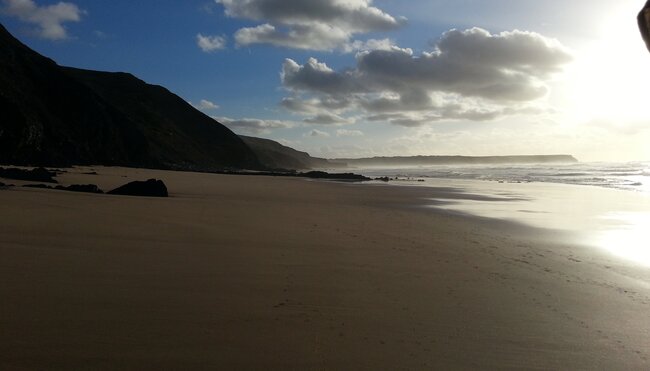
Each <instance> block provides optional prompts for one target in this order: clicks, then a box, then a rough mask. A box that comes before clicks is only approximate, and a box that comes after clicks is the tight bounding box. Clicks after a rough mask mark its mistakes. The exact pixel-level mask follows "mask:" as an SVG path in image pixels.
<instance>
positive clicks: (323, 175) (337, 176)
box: [300, 171, 372, 182]
mask: <svg viewBox="0 0 650 371" xmlns="http://www.w3.org/2000/svg"><path fill="white" fill-rule="evenodd" d="M300 176H302V177H305V178H312V179H330V180H349V181H355V182H361V181H367V180H372V179H370V178H368V177H366V176H363V175H359V174H353V173H327V172H324V171H308V172H306V173H302V174H300Z"/></svg>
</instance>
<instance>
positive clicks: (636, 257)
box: [593, 211, 650, 266]
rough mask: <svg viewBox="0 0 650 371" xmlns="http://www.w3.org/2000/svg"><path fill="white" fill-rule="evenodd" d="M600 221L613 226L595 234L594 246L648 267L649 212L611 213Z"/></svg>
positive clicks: (649, 259)
mask: <svg viewBox="0 0 650 371" xmlns="http://www.w3.org/2000/svg"><path fill="white" fill-rule="evenodd" d="M602 219H603V220H605V221H607V224H612V223H613V224H614V226H613V228H609V229H605V230H602V231H598V232H597V233H595V236H594V241H593V244H594V245H596V246H598V247H601V248H604V249H607V250H608V251H610V252H611V253H613V254H615V255H618V256H620V257H623V258H625V259H629V260H632V261H635V262H637V263H639V264H643V265H648V266H650V211H648V212H612V213H608V214H605V215H604V216H603V217H602Z"/></svg>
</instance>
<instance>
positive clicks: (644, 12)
mask: <svg viewBox="0 0 650 371" xmlns="http://www.w3.org/2000/svg"><path fill="white" fill-rule="evenodd" d="M637 21H638V23H639V31H640V32H641V37H643V41H645V46H646V48H647V49H648V51H650V0H648V1H647V2H646V3H645V6H643V9H641V11H640V12H639V15H638V16H637Z"/></svg>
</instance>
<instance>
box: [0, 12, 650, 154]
mask: <svg viewBox="0 0 650 371" xmlns="http://www.w3.org/2000/svg"><path fill="white" fill-rule="evenodd" d="M643 3H644V2H643V1H641V0H616V1H612V0H572V1H564V0H563V1H560V0H547V1H532V0H411V1H403V0H374V1H372V0H309V1H306V0H216V1H214V0H186V1H170V0H155V1H154V0H139V1H126V0H114V1H101V0H71V1H66V2H59V1H46V0H0V22H1V23H2V24H3V25H4V26H5V27H6V28H7V29H8V30H9V31H10V32H11V33H12V34H14V36H16V37H17V38H19V39H20V40H21V41H22V42H24V43H25V44H27V45H28V46H30V47H31V48H33V49H34V50H36V51H38V52H39V53H41V54H43V55H45V56H47V57H50V58H52V59H54V60H55V61H56V62H57V63H59V64H61V65H66V66H74V67H79V68H87V69H94V70H103V71H125V72H130V73H132V74H134V75H136V76H137V77H139V78H141V79H142V80H144V81H146V82H148V83H151V84H159V85H163V86H165V87H166V88H168V89H169V90H170V91H172V92H174V93H175V94H177V95H179V96H180V97H181V98H183V99H185V100H186V101H188V102H190V103H191V104H192V105H194V106H195V107H196V108H197V109H199V110H201V111H203V112H204V113H205V114H207V115H209V116H211V117H214V118H215V119H216V120H218V121H219V122H221V123H223V124H225V125H226V126H228V127H229V128H231V129H232V130H233V131H235V132H236V133H238V134H245V135H252V136H258V137H264V138H270V139H273V140H277V141H279V142H281V143H283V144H285V145H288V146H291V147H293V148H296V149H299V150H303V151H307V152H309V153H310V154H311V155H313V156H319V157H327V158H337V157H370V156H393V155H475V156H483V155H524V154H573V155H574V156H576V157H577V158H578V159H579V160H581V161H631V160H646V161H649V160H650V105H649V104H647V99H645V97H646V96H647V95H646V94H647V87H648V86H649V84H650V53H648V52H647V50H646V49H645V47H644V44H643V42H642V41H641V39H640V36H639V35H638V31H637V28H636V14H637V12H638V11H639V9H640V8H641V6H642V5H643Z"/></svg>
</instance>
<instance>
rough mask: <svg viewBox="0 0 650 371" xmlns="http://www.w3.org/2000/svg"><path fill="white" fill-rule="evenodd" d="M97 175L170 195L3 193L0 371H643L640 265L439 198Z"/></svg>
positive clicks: (422, 193) (645, 347) (644, 304)
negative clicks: (432, 204)
mask: <svg viewBox="0 0 650 371" xmlns="http://www.w3.org/2000/svg"><path fill="white" fill-rule="evenodd" d="M90 170H91V169H90V168H74V169H71V170H69V172H68V173H65V174H63V175H61V176H59V177H58V178H57V179H58V180H59V182H60V183H62V184H84V183H94V184H97V185H99V186H100V187H101V188H102V189H104V190H110V189H112V188H114V187H117V186H119V185H122V184H124V183H126V182H127V181H129V180H144V179H148V178H158V179H162V180H164V181H165V183H166V184H167V186H168V188H169V191H170V197H169V198H146V197H129V196H113V195H95V194H82V193H73V192H65V191H55V190H43V189H28V188H22V187H13V188H10V189H5V190H0V218H2V222H1V223H0V298H2V300H0V369H3V370H23V369H24V370H33V369H39V370H45V369H61V370H70V369H92V370H97V369H111V370H115V369H133V370H137V369H178V370H181V369H337V370H339V369H368V370H377V369H387V370H396V369H501V370H503V369H571V370H578V369H589V370H594V369H603V370H613V369H630V370H631V369H639V370H641V369H648V368H650V358H649V357H650V321H649V315H648V313H649V310H650V270H649V269H648V268H647V267H642V266H635V265H633V264H631V263H629V262H626V261H624V260H619V259H617V258H616V257H614V256H610V255H607V254H605V253H604V252H600V251H597V250H595V249H592V248H589V247H588V246H580V245H578V244H573V243H571V244H570V243H565V242H562V239H561V238H558V236H557V235H555V236H551V235H549V233H548V231H542V230H535V229H532V228H526V227H523V226H518V225H515V224H509V223H505V222H499V221H495V220H489V219H483V218H478V217H468V216H463V215H456V214H454V213H449V212H444V211H437V210H435V209H432V208H427V207H423V206H424V205H426V201H425V200H426V199H429V198H435V197H436V192H440V190H436V189H435V188H426V187H395V186H390V185H379V184H363V185H361V184H346V183H335V182H327V181H309V180H305V179H298V178H281V177H268V176H267V177H261V176H229V175H214V174H199V173H187V172H167V171H156V170H142V169H126V168H113V167H106V168H103V167H97V168H93V170H95V171H97V173H98V175H87V174H82V173H84V172H88V171H90ZM4 182H5V183H14V184H17V185H20V184H24V183H25V182H20V181H4Z"/></svg>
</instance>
